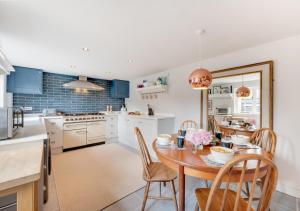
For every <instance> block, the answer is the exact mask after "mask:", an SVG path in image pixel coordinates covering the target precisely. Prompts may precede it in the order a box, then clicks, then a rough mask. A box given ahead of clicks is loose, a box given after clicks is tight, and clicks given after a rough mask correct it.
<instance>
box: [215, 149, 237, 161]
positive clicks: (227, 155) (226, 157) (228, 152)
mask: <svg viewBox="0 0 300 211" xmlns="http://www.w3.org/2000/svg"><path fill="white" fill-rule="evenodd" d="M210 152H211V154H212V156H213V157H214V159H215V160H216V161H217V162H219V163H226V162H228V161H230V160H231V159H232V158H233V156H234V150H232V149H229V148H225V147H219V146H217V147H211V148H210Z"/></svg>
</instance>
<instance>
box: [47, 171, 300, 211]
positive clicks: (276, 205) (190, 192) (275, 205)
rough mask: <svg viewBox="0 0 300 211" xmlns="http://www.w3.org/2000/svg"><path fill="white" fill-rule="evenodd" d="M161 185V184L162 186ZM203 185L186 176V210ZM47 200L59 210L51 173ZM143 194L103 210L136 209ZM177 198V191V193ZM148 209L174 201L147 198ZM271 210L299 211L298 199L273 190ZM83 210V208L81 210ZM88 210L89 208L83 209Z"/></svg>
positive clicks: (161, 210)
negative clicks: (196, 191) (195, 191)
mask: <svg viewBox="0 0 300 211" xmlns="http://www.w3.org/2000/svg"><path fill="white" fill-rule="evenodd" d="M158 187H159V186H158V184H153V185H151V187H150V194H149V195H158V190H159V189H158ZM162 187H163V186H162ZM176 187H178V185H177V181H176ZM198 187H204V183H203V182H201V181H200V180H198V179H195V178H193V177H188V176H187V177H186V210H187V211H193V210H194V207H195V203H196V201H195V195H194V189H195V188H198ZM49 189H50V190H49V201H48V203H47V204H46V205H45V209H44V210H45V211H60V210H59V203H58V199H57V194H56V188H55V181H54V177H53V174H52V175H51V176H50V181H49ZM171 193H172V192H171V186H170V184H168V183H167V186H166V187H163V188H162V194H167V195H169V196H171ZM143 195H144V188H142V189H140V190H138V191H136V192H134V193H131V194H129V195H128V196H127V197H125V198H123V199H121V200H119V201H118V202H116V203H114V204H112V205H110V206H109V207H107V208H105V209H104V210H103V211H138V210H140V209H141V205H142V201H143ZM177 199H178V193H177ZM146 210H148V211H171V210H172V211H173V210H175V209H174V202H173V201H165V200H161V201H159V200H152V199H149V200H148V201H147V204H146ZM271 210H272V211H300V199H297V198H295V197H291V196H288V195H286V194H283V193H280V192H275V193H274V195H273V199H272V202H271ZM82 211H83V210H82ZM84 211H89V210H84Z"/></svg>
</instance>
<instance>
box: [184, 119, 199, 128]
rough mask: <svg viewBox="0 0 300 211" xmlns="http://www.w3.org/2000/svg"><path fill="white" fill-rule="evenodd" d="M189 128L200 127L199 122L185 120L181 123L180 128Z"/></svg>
mask: <svg viewBox="0 0 300 211" xmlns="http://www.w3.org/2000/svg"><path fill="white" fill-rule="evenodd" d="M187 128H195V129H197V128H199V127H198V124H197V123H196V122H195V121H193V120H185V121H183V122H182V123H181V126H180V129H187Z"/></svg>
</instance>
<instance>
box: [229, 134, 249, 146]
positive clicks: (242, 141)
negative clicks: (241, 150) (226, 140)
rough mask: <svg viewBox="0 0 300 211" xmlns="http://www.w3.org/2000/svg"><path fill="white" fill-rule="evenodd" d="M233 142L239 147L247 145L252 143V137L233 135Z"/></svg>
mask: <svg viewBox="0 0 300 211" xmlns="http://www.w3.org/2000/svg"><path fill="white" fill-rule="evenodd" d="M231 139H232V142H233V143H234V144H237V145H246V144H248V143H249V141H250V137H248V136H243V135H233V136H231Z"/></svg>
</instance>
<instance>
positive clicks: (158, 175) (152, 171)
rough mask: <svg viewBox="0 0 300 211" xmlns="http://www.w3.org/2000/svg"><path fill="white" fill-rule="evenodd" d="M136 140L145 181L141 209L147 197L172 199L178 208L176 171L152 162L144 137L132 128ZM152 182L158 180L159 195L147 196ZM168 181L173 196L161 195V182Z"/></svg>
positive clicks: (136, 129)
mask: <svg viewBox="0 0 300 211" xmlns="http://www.w3.org/2000/svg"><path fill="white" fill-rule="evenodd" d="M134 133H135V137H136V140H137V141H138V143H139V148H140V156H141V160H142V163H143V179H144V180H145V181H146V182H147V183H146V187H145V192H144V199H143V205H142V209H141V210H142V211H143V210H144V209H145V206H146V202H147V199H158V200H160V199H161V200H173V201H174V204H175V209H176V210H178V206H177V200H176V190H175V184H174V180H175V179H176V178H177V173H176V172H175V171H173V170H172V169H170V168H168V167H167V166H165V165H164V164H162V163H160V162H153V161H152V159H151V157H150V154H149V151H148V148H147V145H146V143H145V140H144V137H143V135H142V133H141V131H140V129H139V128H137V127H135V128H134ZM153 182H159V196H148V193H149V188H150V184H151V183H153ZM162 182H163V183H166V182H170V183H171V186H172V190H173V197H172V198H170V197H164V196H162V195H161V183H162Z"/></svg>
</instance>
